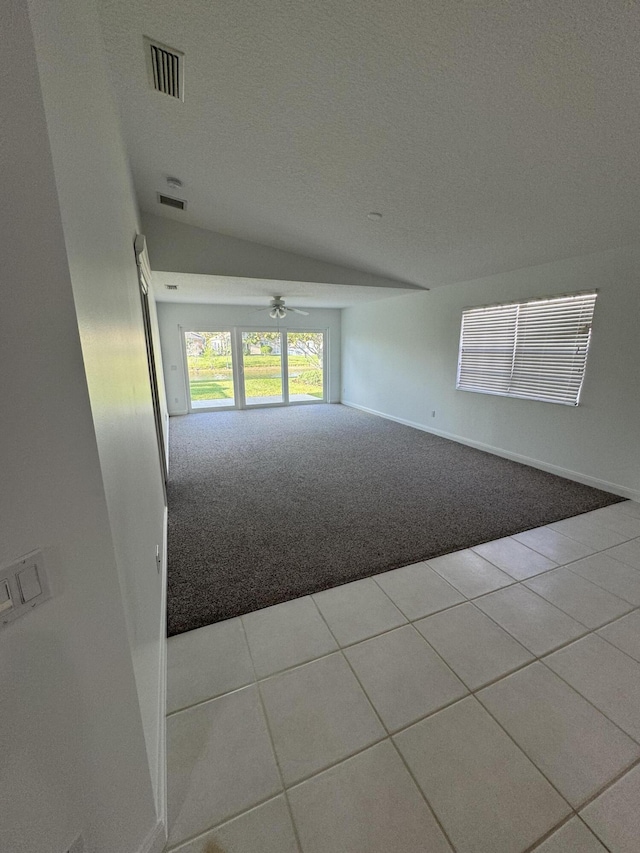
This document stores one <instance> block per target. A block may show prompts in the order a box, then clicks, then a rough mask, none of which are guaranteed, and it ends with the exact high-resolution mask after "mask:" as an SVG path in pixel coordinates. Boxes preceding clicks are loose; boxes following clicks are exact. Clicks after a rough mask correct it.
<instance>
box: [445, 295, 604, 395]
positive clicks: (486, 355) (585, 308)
mask: <svg viewBox="0 0 640 853" xmlns="http://www.w3.org/2000/svg"><path fill="white" fill-rule="evenodd" d="M596 296H597V294H596V293H595V292H590V293H576V294H573V295H570V296H557V297H552V298H549V299H532V300H529V301H527V302H513V303H510V304H508V305H492V306H489V307H487V308H468V309H466V310H465V311H463V312H462V328H461V332H460V356H459V360H458V378H457V382H456V388H459V389H461V390H462V391H477V392H479V393H481V394H499V395H500V396H504V397H521V398H524V399H527V400H543V401H544V402H547V403H563V404H564V405H567V406H577V405H578V402H579V400H580V390H581V388H582V381H583V379H584V371H585V367H586V364H587V354H588V352H589V341H590V339H591V323H592V320H593V311H594V308H595V303H596Z"/></svg>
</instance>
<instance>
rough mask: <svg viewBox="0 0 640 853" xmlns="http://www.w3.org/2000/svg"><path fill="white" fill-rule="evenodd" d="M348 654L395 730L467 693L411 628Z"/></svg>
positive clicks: (357, 672)
mask: <svg viewBox="0 0 640 853" xmlns="http://www.w3.org/2000/svg"><path fill="white" fill-rule="evenodd" d="M447 612H449V611H447ZM345 654H346V656H347V659H348V660H349V663H350V664H351V666H352V667H353V668H354V670H355V673H356V675H357V676H358V678H359V679H360V682H361V684H362V686H363V687H364V689H365V691H366V692H367V695H368V696H369V699H371V702H372V703H373V705H374V707H375V709H376V710H377V712H378V713H379V714H380V716H381V718H382V721H383V722H384V724H385V725H386V727H387V728H388V729H389V731H396V730H397V729H400V728H402V727H403V726H407V725H409V723H413V722H415V721H416V720H419V719H420V718H421V717H425V716H426V715H427V714H430V713H432V712H433V711H436V710H438V708H442V707H444V706H445V705H448V704H449V703H450V702H453V701H454V700H455V699H460V698H461V697H462V696H464V695H465V694H466V693H467V690H466V688H465V686H464V684H462V682H461V681H460V680H459V679H458V678H456V676H455V675H454V674H453V673H452V672H451V670H450V669H449V667H448V666H446V664H444V663H443V662H442V660H441V659H440V658H439V657H438V655H437V654H436V653H435V652H434V651H433V649H432V648H430V646H429V645H427V643H426V642H425V641H424V640H423V639H422V637H421V636H420V634H418V632H417V631H416V630H415V629H414V628H413V627H412V626H411V625H407V626H406V627H404V628H398V629H397V630H395V631H391V632H390V633H389V634H383V635H382V636H380V637H374V638H373V639H372V640H367V641H366V642H364V643H359V644H358V645H357V646H351V647H350V648H349V649H347V650H346V651H345Z"/></svg>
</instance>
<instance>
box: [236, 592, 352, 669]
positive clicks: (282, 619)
mask: <svg viewBox="0 0 640 853" xmlns="http://www.w3.org/2000/svg"><path fill="white" fill-rule="evenodd" d="M242 621H243V623H244V627H245V631H246V632H247V640H248V641H249V649H250V650H251V655H252V657H253V662H254V664H255V667H256V672H257V674H258V678H264V677H265V676H267V675H271V674H273V673H274V672H279V671H281V670H283V669H287V668H289V667H291V666H297V665H298V664H301V663H305V662H306V661H309V660H313V659H314V658H318V657H321V656H322V655H326V654H328V653H329V652H333V651H335V650H336V649H337V648H338V646H337V644H336V641H335V640H334V639H333V637H332V636H331V632H330V631H329V629H328V628H327V626H326V625H325V623H324V621H323V619H322V616H320V614H319V613H318V609H317V607H316V606H315V604H314V603H313V600H312V598H311V597H310V596H306V597H305V598H296V599H294V600H293V601H285V602H284V604H276V605H275V606H274V607H267V608H266V609H264V610H256V611H255V612H254V613H248V614H247V615H246V616H243V617H242Z"/></svg>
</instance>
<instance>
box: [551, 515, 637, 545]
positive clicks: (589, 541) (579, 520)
mask: <svg viewBox="0 0 640 853" xmlns="http://www.w3.org/2000/svg"><path fill="white" fill-rule="evenodd" d="M549 527H551V529H552V530H556V531H557V532H558V533H562V534H563V535H564V536H568V537H569V538H570V539H576V540H577V541H578V542H583V543H584V544H585V545H589V546H590V547H591V548H594V549H595V550H596V551H604V549H605V548H611V547H612V546H613V545H619V544H620V542H625V541H626V540H627V539H630V538H631V537H630V536H625V535H624V534H622V533H616V531H615V530H610V529H609V528H607V527H604V526H603V525H601V524H596V523H595V522H594V521H593V519H591V518H584V517H583V516H581V515H576V516H574V517H573V518H565V519H564V520H563V521H554V522H553V524H550V525H549Z"/></svg>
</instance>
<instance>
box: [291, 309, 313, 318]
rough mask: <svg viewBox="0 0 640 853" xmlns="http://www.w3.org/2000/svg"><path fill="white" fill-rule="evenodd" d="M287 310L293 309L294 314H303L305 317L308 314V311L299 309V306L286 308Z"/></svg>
mask: <svg viewBox="0 0 640 853" xmlns="http://www.w3.org/2000/svg"><path fill="white" fill-rule="evenodd" d="M287 311H295V312H296V314H304V316H305V317H308V316H309V312H308V311H301V310H300V309H299V308H287Z"/></svg>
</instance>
